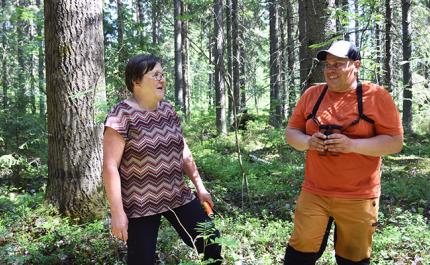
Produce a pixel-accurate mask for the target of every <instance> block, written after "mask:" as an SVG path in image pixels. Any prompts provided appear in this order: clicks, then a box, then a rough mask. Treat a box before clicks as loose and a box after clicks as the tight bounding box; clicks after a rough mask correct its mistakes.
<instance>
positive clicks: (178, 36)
mask: <svg viewBox="0 0 430 265" xmlns="http://www.w3.org/2000/svg"><path fill="white" fill-rule="evenodd" d="M181 5H182V1H181V0H175V1H174V8H173V10H174V16H175V103H176V107H178V108H180V109H181V110H183V109H184V86H183V85H184V80H183V79H184V76H183V72H182V67H183V65H182V64H183V62H182V20H181V19H180V17H179V16H181V15H182V13H181Z"/></svg>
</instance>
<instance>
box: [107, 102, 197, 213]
mask: <svg viewBox="0 0 430 265" xmlns="http://www.w3.org/2000/svg"><path fill="white" fill-rule="evenodd" d="M105 126H108V127H111V128H113V129H115V130H116V131H117V132H118V133H119V134H120V135H121V136H122V137H123V138H124V140H125V147H124V153H123V155H122V159H121V164H120V166H119V174H120V177H121V193H122V202H123V206H124V211H125V213H126V214H127V216H128V217H129V218H137V217H142V216H149V215H154V214H158V213H162V212H166V211H168V210H169V208H171V209H173V208H176V207H179V206H182V205H184V204H187V203H188V202H190V201H191V200H193V199H194V194H193V193H192V192H191V189H190V188H189V187H188V186H187V185H186V184H185V182H184V177H183V158H182V152H183V149H184V140H183V135H182V129H181V126H180V121H179V118H178V116H177V114H176V112H175V110H174V109H173V106H172V105H171V104H170V103H169V102H167V101H164V100H163V101H161V102H160V103H159V104H158V108H157V109H156V110H155V111H144V110H139V109H136V108H133V107H132V106H130V105H129V104H128V103H127V102H126V101H121V102H120V103H118V104H117V105H115V106H114V107H113V108H112V110H111V112H110V113H109V114H108V117H107V119H106V122H105Z"/></svg>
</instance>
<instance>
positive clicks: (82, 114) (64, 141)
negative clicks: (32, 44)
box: [44, 0, 105, 221]
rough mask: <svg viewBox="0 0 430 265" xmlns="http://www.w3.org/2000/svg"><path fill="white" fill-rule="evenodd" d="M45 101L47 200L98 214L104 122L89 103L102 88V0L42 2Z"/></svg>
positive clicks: (75, 212)
mask: <svg viewBox="0 0 430 265" xmlns="http://www.w3.org/2000/svg"><path fill="white" fill-rule="evenodd" d="M44 7H45V41H46V44H45V54H46V73H47V80H46V85H47V87H46V88H47V95H48V97H47V102H48V117H49V118H48V183H47V187H46V198H47V199H48V201H49V202H51V203H52V204H54V205H55V206H57V207H58V208H59V211H60V212H61V213H62V214H65V215H68V216H71V217H79V218H80V219H81V220H83V221H86V220H91V219H93V218H94V217H99V216H100V214H101V212H103V209H104V208H103V207H102V205H103V203H104V199H103V196H102V193H101V190H102V179H101V164H102V145H101V139H102V133H103V125H102V124H97V123H96V121H95V112H96V110H95V108H94V103H95V101H96V100H99V99H102V98H103V97H104V96H105V95H104V93H105V92H104V91H105V90H104V89H105V77H104V61H103V60H104V57H103V29H102V26H103V14H102V2H101V1H92V0H81V1H70V0H56V1H52V0H45V1H44Z"/></svg>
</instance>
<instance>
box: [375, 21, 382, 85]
mask: <svg viewBox="0 0 430 265" xmlns="http://www.w3.org/2000/svg"><path fill="white" fill-rule="evenodd" d="M375 40H376V47H375V48H376V69H375V81H376V84H378V85H379V84H380V83H381V62H382V60H381V50H382V47H381V26H380V25H379V22H376V23H375Z"/></svg>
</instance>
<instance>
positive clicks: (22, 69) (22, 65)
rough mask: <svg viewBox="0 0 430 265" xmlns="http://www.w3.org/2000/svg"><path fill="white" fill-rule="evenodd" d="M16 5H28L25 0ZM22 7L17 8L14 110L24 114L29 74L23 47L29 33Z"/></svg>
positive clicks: (27, 99)
mask: <svg viewBox="0 0 430 265" xmlns="http://www.w3.org/2000/svg"><path fill="white" fill-rule="evenodd" d="M18 5H19V6H20V7H21V8H23V7H27V6H28V2H27V0H19V1H18ZM22 12H23V11H22V9H18V10H17V13H18V27H17V34H16V36H17V41H18V43H17V46H18V47H17V57H18V65H19V71H18V75H17V78H18V79H17V85H18V87H17V93H16V104H15V107H16V111H17V113H20V114H24V113H26V110H27V106H28V104H29V96H28V93H27V92H28V91H27V90H28V85H27V82H26V80H27V78H28V76H29V75H30V74H29V73H28V71H27V69H26V66H27V63H28V62H29V60H28V59H27V55H26V54H25V49H24V48H25V47H26V46H27V44H28V40H27V39H26V36H27V35H28V33H29V24H28V23H27V21H26V19H24V18H23V17H22Z"/></svg>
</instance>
